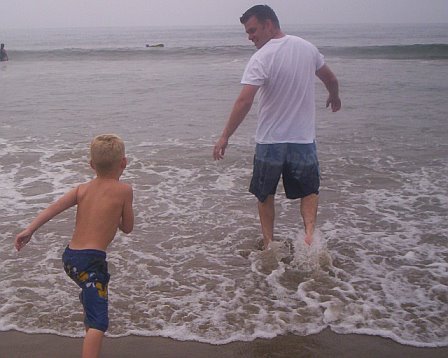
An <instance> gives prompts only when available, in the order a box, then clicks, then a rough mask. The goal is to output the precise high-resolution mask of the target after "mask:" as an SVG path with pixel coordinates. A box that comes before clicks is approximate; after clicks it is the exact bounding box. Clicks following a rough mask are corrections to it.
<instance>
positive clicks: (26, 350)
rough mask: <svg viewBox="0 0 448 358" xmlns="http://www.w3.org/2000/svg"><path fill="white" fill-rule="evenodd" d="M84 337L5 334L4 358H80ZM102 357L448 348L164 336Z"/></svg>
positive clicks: (354, 338)
mask: <svg viewBox="0 0 448 358" xmlns="http://www.w3.org/2000/svg"><path fill="white" fill-rule="evenodd" d="M81 346H82V338H67V337H60V336H56V335H51V334H26V333H20V332H16V331H8V332H0V357H2V358H3V357H4V358H19V357H20V358H31V357H32V358H40V357H42V358H44V357H45V358H47V357H48V358H50V357H51V358H58V357H62V358H71V357H80V353H81ZM101 357H111V358H115V357H116V358H119V357H120V358H122V357H132V358H140V357H141V358H143V357H145V358H147V357H155V358H158V357H163V358H171V357H172V358H176V357H181V358H184V357H185V358H186V357H188V358H221V357H223V358H236V357H253V358H270V357H275V358H293V357H356V358H359V357H363V358H365V357H381V358H384V357H391V358H392V357H394V358H396V357H406V358H407V357H422V358H423V357H424V358H439V357H440V358H442V357H443V358H445V357H448V347H443V348H416V347H412V346H405V345H401V344H399V343H396V342H394V341H392V340H390V339H386V338H381V337H376V336H367V335H355V334H347V335H340V334H336V333H333V332H331V331H330V330H329V329H327V330H325V331H323V332H321V333H319V334H315V335H310V336H306V337H301V336H294V335H286V336H281V337H276V338H274V339H257V340H255V341H252V342H233V343H229V344H225V345H212V344H207V343H199V342H190V341H188V342H182V341H176V340H173V339H169V338H162V337H139V336H129V337H123V338H108V337H106V338H105V340H104V343H103V349H102V355H101Z"/></svg>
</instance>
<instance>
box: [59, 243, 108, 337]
mask: <svg viewBox="0 0 448 358" xmlns="http://www.w3.org/2000/svg"><path fill="white" fill-rule="evenodd" d="M62 262H63V263H64V270H65V272H66V273H67V275H68V276H69V277H70V278H71V279H72V280H73V281H75V282H76V284H77V285H78V286H79V287H81V289H82V292H81V294H80V295H79V299H80V301H81V303H82V305H83V307H84V313H85V317H84V324H85V325H86V327H88V328H95V329H98V330H100V331H103V332H106V331H107V328H108V326H109V314H108V299H107V285H108V283H109V278H110V275H109V273H108V272H107V261H106V253H105V252H104V251H100V250H90V249H89V250H72V249H70V248H69V247H68V246H67V248H66V249H65V251H64V254H63V255H62Z"/></svg>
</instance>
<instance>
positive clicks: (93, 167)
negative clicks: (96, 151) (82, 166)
mask: <svg viewBox="0 0 448 358" xmlns="http://www.w3.org/2000/svg"><path fill="white" fill-rule="evenodd" d="M89 164H90V168H92V169H93V170H95V165H94V164H93V161H92V160H90V162H89Z"/></svg>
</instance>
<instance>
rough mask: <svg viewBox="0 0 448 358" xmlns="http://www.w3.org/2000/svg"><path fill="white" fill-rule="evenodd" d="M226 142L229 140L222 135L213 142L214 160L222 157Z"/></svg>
mask: <svg viewBox="0 0 448 358" xmlns="http://www.w3.org/2000/svg"><path fill="white" fill-rule="evenodd" d="M228 144H229V140H228V139H227V138H224V137H221V138H219V140H218V141H217V142H216V144H215V148H214V149H213V159H215V160H221V159H223V158H224V153H225V151H226V148H227V145H228Z"/></svg>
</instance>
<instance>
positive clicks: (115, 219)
mask: <svg viewBox="0 0 448 358" xmlns="http://www.w3.org/2000/svg"><path fill="white" fill-rule="evenodd" d="M75 190H76V202H77V205H78V208H77V213H76V226H75V231H74V233H73V237H72V240H71V241H70V244H69V246H70V248H71V249H78V250H81V249H97V250H103V251H105V250H106V248H107V246H108V245H109V244H110V242H111V241H112V240H113V238H114V236H115V234H116V232H117V229H118V228H120V229H121V230H122V231H123V232H125V233H129V232H131V231H132V228H133V221H134V219H133V213H132V188H131V186H129V185H128V184H125V183H122V182H120V181H118V180H116V179H104V178H95V179H93V180H91V181H90V182H88V183H85V184H81V185H79V186H78V188H77V189H75Z"/></svg>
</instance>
